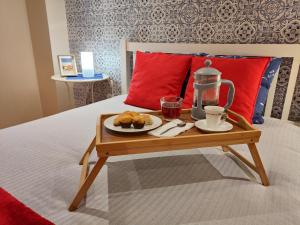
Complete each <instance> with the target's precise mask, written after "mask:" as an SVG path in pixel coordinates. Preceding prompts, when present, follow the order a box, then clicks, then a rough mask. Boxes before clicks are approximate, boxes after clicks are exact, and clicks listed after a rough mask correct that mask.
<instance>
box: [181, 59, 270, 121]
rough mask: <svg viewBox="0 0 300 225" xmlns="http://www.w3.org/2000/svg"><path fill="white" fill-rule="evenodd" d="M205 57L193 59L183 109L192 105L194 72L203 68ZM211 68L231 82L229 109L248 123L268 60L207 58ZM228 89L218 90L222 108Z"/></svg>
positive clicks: (223, 86)
mask: <svg viewBox="0 0 300 225" xmlns="http://www.w3.org/2000/svg"><path fill="white" fill-rule="evenodd" d="M206 59H207V58H206V57H193V59H192V68H191V75H190V78H189V81H188V85H187V89H186V93H185V98H184V102H183V107H184V108H190V107H191V106H192V104H193V93H194V89H193V82H194V72H195V71H196V70H198V69H199V68H200V67H204V61H205V60H206ZM209 59H210V60H211V61H212V67H214V68H216V69H218V70H219V71H221V72H222V79H228V80H231V81H232V82H233V83H234V86H235V97H234V101H233V104H232V106H231V109H232V110H233V111H235V112H237V113H239V114H241V115H242V116H244V117H245V118H246V119H247V120H248V121H249V122H250V123H252V117H253V113H254V108H255V104H256V98H257V95H258V92H259V88H260V83H261V79H262V76H263V74H264V71H265V69H266V67H267V66H268V63H269V61H270V58H268V57H262V58H240V59H231V58H209ZM227 92H228V87H226V86H225V85H222V87H221V89H220V105H221V106H224V105H225V104H226V101H227Z"/></svg>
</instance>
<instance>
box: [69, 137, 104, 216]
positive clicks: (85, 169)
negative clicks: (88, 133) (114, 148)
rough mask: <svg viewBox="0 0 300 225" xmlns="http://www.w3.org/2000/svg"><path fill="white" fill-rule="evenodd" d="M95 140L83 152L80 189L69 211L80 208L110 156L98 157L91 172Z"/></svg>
mask: <svg viewBox="0 0 300 225" xmlns="http://www.w3.org/2000/svg"><path fill="white" fill-rule="evenodd" d="M95 141H96V139H95V138H94V139H93V140H92V142H91V144H90V145H89V147H88V149H87V150H86V152H85V153H84V154H83V156H82V159H81V160H80V162H79V164H80V165H82V169H81V176H80V184H79V189H78V191H77V193H76V195H75V197H74V199H73V201H72V202H71V204H70V206H69V211H74V210H75V209H77V208H78V205H79V204H80V202H81V200H82V199H83V198H84V196H85V195H86V193H87V191H88V190H89V188H90V186H91V185H92V183H93V182H94V180H95V178H96V177H97V175H98V173H99V171H100V170H101V168H102V167H103V165H104V164H105V162H106V160H107V158H108V157H101V158H98V161H97V162H96V164H95V165H94V167H93V169H92V171H91V172H90V173H89V158H90V155H91V152H92V151H93V149H94V148H95Z"/></svg>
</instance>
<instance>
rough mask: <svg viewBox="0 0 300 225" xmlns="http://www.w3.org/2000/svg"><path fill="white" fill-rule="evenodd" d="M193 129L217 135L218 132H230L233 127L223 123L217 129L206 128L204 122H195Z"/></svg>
mask: <svg viewBox="0 0 300 225" xmlns="http://www.w3.org/2000/svg"><path fill="white" fill-rule="evenodd" d="M195 127H197V128H198V129H200V130H202V131H205V132H208V133H219V132H227V131H230V130H231V129H232V128H233V125H232V124H231V123H228V122H226V121H224V122H223V123H222V124H221V125H219V126H218V127H213V128H212V127H207V125H206V120H205V119H204V120H198V121H196V122H195Z"/></svg>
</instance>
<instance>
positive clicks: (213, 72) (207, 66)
mask: <svg viewBox="0 0 300 225" xmlns="http://www.w3.org/2000/svg"><path fill="white" fill-rule="evenodd" d="M211 64H212V61H211V60H210V59H206V60H205V61H204V65H205V67H202V68H200V69H198V70H197V71H196V72H195V73H194V74H195V75H198V76H199V75H204V76H206V75H207V76H209V75H217V76H220V75H221V74H222V73H221V72H220V71H219V70H217V69H215V68H213V67H210V66H211Z"/></svg>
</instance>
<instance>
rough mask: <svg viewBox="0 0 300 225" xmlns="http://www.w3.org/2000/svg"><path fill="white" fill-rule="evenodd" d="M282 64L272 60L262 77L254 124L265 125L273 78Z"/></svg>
mask: <svg viewBox="0 0 300 225" xmlns="http://www.w3.org/2000/svg"><path fill="white" fill-rule="evenodd" d="M195 55H197V56H207V57H220V58H234V59H238V58H252V57H246V56H240V55H209V54H207V53H197V54H195ZM253 58H255V57H253ZM281 62H282V58H271V60H270V62H269V65H268V67H267V68H266V70H265V73H264V75H263V77H262V81H261V84H260V89H259V93H258V96H257V98H256V103H255V109H254V114H253V118H252V122H253V123H254V124H263V123H264V119H263V113H264V108H265V104H266V102H267V97H268V92H269V89H270V86H271V83H272V81H273V78H274V76H275V74H276V73H277V72H278V70H279V68H280V65H281ZM221 72H222V71H221Z"/></svg>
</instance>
